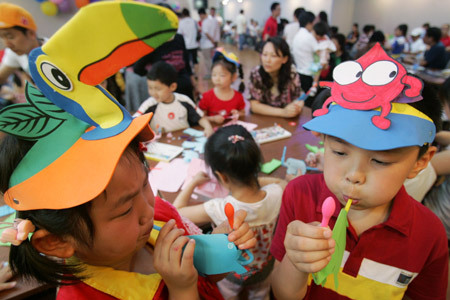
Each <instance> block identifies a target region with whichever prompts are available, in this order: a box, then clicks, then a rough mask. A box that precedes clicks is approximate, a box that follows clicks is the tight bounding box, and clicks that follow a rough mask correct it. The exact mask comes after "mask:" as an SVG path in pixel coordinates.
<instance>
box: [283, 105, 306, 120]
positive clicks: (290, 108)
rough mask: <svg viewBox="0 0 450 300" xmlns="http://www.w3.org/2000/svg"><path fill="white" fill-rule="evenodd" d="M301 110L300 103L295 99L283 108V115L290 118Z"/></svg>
mask: <svg viewBox="0 0 450 300" xmlns="http://www.w3.org/2000/svg"><path fill="white" fill-rule="evenodd" d="M301 111H302V105H301V104H298V103H297V102H296V101H294V102H291V103H289V104H288V105H286V106H285V107H284V108H283V117H285V118H292V117H295V116H298V114H299V113H300V112H301Z"/></svg>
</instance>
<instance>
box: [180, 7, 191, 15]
mask: <svg viewBox="0 0 450 300" xmlns="http://www.w3.org/2000/svg"><path fill="white" fill-rule="evenodd" d="M181 15H182V16H183V17H189V16H190V13H189V9H187V8H183V10H182V11H181Z"/></svg>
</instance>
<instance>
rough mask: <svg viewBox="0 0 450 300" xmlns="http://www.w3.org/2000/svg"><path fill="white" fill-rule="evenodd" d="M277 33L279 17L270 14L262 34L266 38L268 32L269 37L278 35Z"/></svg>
mask: <svg viewBox="0 0 450 300" xmlns="http://www.w3.org/2000/svg"><path fill="white" fill-rule="evenodd" d="M277 33H278V23H277V19H275V18H274V17H272V16H270V17H269V18H268V19H267V21H266V24H265V25H264V30H263V33H262V36H263V38H264V37H265V36H266V34H268V35H269V37H273V36H276V35H277Z"/></svg>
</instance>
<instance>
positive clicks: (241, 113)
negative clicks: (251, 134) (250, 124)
mask: <svg viewBox="0 0 450 300" xmlns="http://www.w3.org/2000/svg"><path fill="white" fill-rule="evenodd" d="M231 115H232V116H233V117H234V116H237V118H236V119H239V118H240V117H244V116H245V109H241V110H237V109H232V110H231Z"/></svg>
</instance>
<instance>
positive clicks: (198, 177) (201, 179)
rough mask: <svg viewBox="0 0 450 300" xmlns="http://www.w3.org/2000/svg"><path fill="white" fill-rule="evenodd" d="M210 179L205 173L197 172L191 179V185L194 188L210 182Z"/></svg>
mask: <svg viewBox="0 0 450 300" xmlns="http://www.w3.org/2000/svg"><path fill="white" fill-rule="evenodd" d="M210 180H211V178H210V177H209V176H208V174H206V173H205V172H198V173H197V174H195V176H194V177H193V178H192V181H191V182H192V184H193V185H195V186H199V185H201V184H203V183H205V182H208V181H210Z"/></svg>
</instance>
